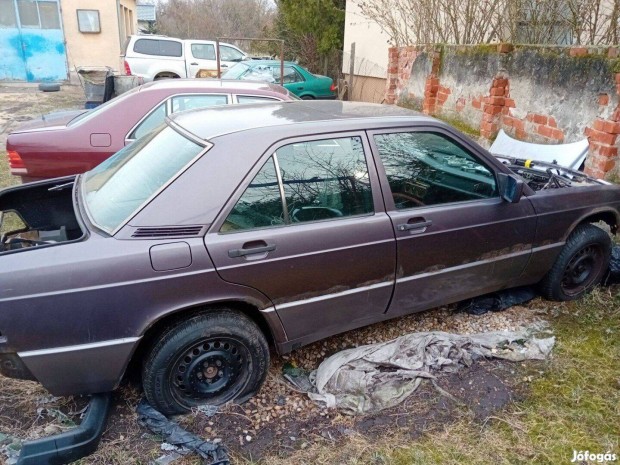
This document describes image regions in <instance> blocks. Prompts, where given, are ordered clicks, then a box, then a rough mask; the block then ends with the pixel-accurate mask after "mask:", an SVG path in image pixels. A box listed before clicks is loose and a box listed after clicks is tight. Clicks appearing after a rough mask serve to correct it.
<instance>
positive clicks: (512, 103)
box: [504, 98, 517, 108]
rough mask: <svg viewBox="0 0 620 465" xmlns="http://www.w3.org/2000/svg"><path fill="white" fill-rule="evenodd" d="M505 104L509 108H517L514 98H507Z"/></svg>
mask: <svg viewBox="0 0 620 465" xmlns="http://www.w3.org/2000/svg"><path fill="white" fill-rule="evenodd" d="M504 105H506V106H507V107H508V108H515V107H516V106H517V105H516V103H515V101H514V99H512V98H507V99H505V100H504Z"/></svg>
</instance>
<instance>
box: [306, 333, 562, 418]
mask: <svg viewBox="0 0 620 465" xmlns="http://www.w3.org/2000/svg"><path fill="white" fill-rule="evenodd" d="M541 330H542V327H541V326H533V327H531V328H529V329H527V330H523V331H502V332H489V333H479V334H473V335H469V336H462V335H458V334H451V333H445V332H441V331H433V332H424V333H412V334H407V335H405V336H401V337H399V338H397V339H394V340H392V341H389V342H384V343H380V344H371V345H366V346H361V347H356V348H354V349H348V350H344V351H342V352H339V353H337V354H334V355H332V356H331V357H329V358H328V359H326V360H324V361H323V362H322V363H321V365H320V366H319V368H318V369H317V371H316V374H315V376H314V382H315V387H316V393H313V392H309V393H308V396H309V397H310V398H311V399H313V400H314V401H317V402H320V403H323V404H325V405H326V406H327V407H332V408H333V407H337V408H339V409H341V410H342V411H343V413H348V414H365V413H373V412H378V411H381V410H384V409H387V408H390V407H393V406H395V405H398V404H399V403H401V402H402V401H404V400H405V399H406V398H407V397H409V395H411V394H412V393H413V392H414V391H415V390H416V389H417V388H418V386H419V385H420V383H421V382H422V380H424V379H433V378H435V374H434V373H440V372H444V373H445V372H454V371H456V370H458V369H459V368H461V367H463V366H470V365H471V364H472V363H473V362H474V361H475V360H476V359H480V358H499V359H505V360H511V361H523V360H544V359H545V358H546V357H547V356H548V355H549V354H550V352H551V349H552V348H553V345H554V344H555V337H553V336H551V337H545V338H542V339H539V338H537V337H535V336H534V334H536V333H538V332H540V331H541ZM548 335H549V334H546V336H548ZM311 378H312V377H311Z"/></svg>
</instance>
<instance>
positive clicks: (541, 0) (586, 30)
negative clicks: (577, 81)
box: [356, 0, 620, 46]
mask: <svg viewBox="0 0 620 465" xmlns="http://www.w3.org/2000/svg"><path fill="white" fill-rule="evenodd" d="M356 1H357V3H358V5H359V7H360V9H361V11H362V14H363V15H364V16H365V17H366V18H368V19H370V20H373V21H374V22H376V23H377V24H378V25H379V26H380V27H381V28H382V30H383V31H384V32H385V33H387V34H388V36H389V37H390V39H391V41H392V43H393V44H394V45H396V46H402V45H408V44H424V43H453V44H476V43H490V42H494V41H505V42H519V43H531V44H582V43H587V44H596V45H610V44H616V43H618V37H619V35H620V30H619V28H620V24H619V20H620V0H356Z"/></svg>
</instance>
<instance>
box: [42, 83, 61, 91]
mask: <svg viewBox="0 0 620 465" xmlns="http://www.w3.org/2000/svg"><path fill="white" fill-rule="evenodd" d="M39 90H40V91H41V92H58V91H59V90H60V84H58V83H57V82H42V83H41V84H39Z"/></svg>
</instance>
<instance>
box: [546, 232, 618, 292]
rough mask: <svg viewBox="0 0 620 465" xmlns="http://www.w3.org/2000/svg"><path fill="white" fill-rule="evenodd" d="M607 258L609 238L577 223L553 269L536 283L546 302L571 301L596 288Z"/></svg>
mask: <svg viewBox="0 0 620 465" xmlns="http://www.w3.org/2000/svg"><path fill="white" fill-rule="evenodd" d="M610 257H611V239H610V238H609V235H608V234H607V233H606V232H605V231H603V230H602V229H601V228H598V227H596V226H594V225H592V224H581V225H579V226H577V227H576V228H575V230H574V231H573V232H572V233H571V234H570V236H568V239H567V240H566V244H564V247H563V248H562V251H561V252H560V255H559V256H558V258H557V259H556V260H555V263H554V264H553V267H551V270H549V272H548V273H547V275H546V276H545V277H544V278H543V280H542V281H541V283H540V293H541V294H542V295H543V297H545V298H547V299H549V300H559V301H563V300H575V299H577V298H579V297H581V296H582V295H583V294H585V293H587V292H589V291H591V290H592V289H593V288H594V287H595V286H596V285H598V284H599V283H600V282H601V280H602V279H603V276H604V275H605V273H606V271H607V268H608V267H609V260H610Z"/></svg>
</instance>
